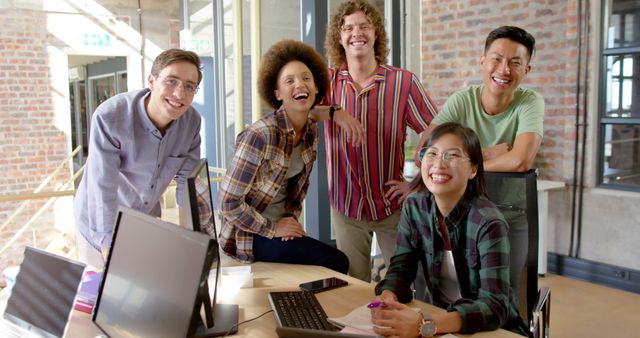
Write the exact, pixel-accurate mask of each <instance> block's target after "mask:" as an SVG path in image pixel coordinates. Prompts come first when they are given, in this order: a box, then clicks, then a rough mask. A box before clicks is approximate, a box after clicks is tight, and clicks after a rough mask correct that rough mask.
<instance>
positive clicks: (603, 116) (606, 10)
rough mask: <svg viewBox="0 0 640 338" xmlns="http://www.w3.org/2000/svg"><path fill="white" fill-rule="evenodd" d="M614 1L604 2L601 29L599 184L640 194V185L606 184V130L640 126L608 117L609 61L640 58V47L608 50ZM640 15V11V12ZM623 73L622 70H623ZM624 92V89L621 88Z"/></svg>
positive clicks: (634, 120) (635, 121)
mask: <svg viewBox="0 0 640 338" xmlns="http://www.w3.org/2000/svg"><path fill="white" fill-rule="evenodd" d="M613 1H614V0H602V7H601V8H602V13H603V15H602V16H601V22H600V28H601V33H600V34H601V36H600V38H601V40H600V72H599V74H600V78H599V83H600V86H599V90H598V93H599V95H598V97H599V103H598V141H599V146H598V177H597V184H598V186H600V187H602V188H608V189H615V190H624V191H632V192H640V185H638V186H634V185H629V184H620V183H612V182H604V180H605V177H604V175H605V173H604V166H605V161H606V158H605V149H606V145H607V140H606V139H605V137H606V135H607V133H606V128H607V126H610V125H627V126H634V127H638V126H640V118H637V117H610V116H607V107H606V105H607V90H608V88H607V60H608V58H609V57H611V56H616V55H627V56H635V57H640V45H639V46H632V47H613V48H607V39H608V31H609V29H608V28H609V27H608V24H609V22H610V20H611V12H610V8H611V6H612V2H613ZM639 13H640V11H639ZM639 17H640V16H639ZM621 72H622V70H621ZM620 90H622V87H620Z"/></svg>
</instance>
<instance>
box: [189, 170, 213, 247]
mask: <svg viewBox="0 0 640 338" xmlns="http://www.w3.org/2000/svg"><path fill="white" fill-rule="evenodd" d="M186 201H187V204H188V205H187V208H186V212H187V217H186V224H185V225H186V227H187V228H190V229H192V230H194V231H200V232H203V233H205V234H207V235H209V236H211V237H213V238H216V237H217V235H216V234H217V232H216V223H215V220H214V215H213V198H212V196H211V182H210V180H209V165H208V164H207V159H204V158H203V159H201V160H200V161H198V163H197V164H196V166H195V167H194V168H193V170H191V173H190V174H189V176H188V177H187V198H186Z"/></svg>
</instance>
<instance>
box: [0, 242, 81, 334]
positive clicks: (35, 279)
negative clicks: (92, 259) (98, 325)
mask: <svg viewBox="0 0 640 338" xmlns="http://www.w3.org/2000/svg"><path fill="white" fill-rule="evenodd" d="M84 268H85V265H84V264H82V263H79V262H75V261H72V260H69V259H66V258H64V257H60V256H57V255H54V254H52V253H50V252H46V251H43V250H39V249H35V248H32V247H26V248H25V250H24V259H23V261H22V264H20V272H18V276H17V277H16V281H15V285H14V286H13V289H12V290H11V295H9V300H8V301H7V307H6V309H5V311H4V315H3V317H4V318H5V319H6V320H7V321H9V322H11V323H13V324H15V325H17V326H19V327H20V328H21V329H23V330H25V331H26V332H25V333H24V336H26V335H28V334H29V332H30V333H31V334H32V335H39V336H42V337H47V338H50V337H63V336H64V333H65V330H66V328H67V322H68V321H69V318H70V317H71V311H72V310H73V302H74V300H75V297H76V293H77V292H78V287H79V285H80V280H81V279H82V273H83V272H84Z"/></svg>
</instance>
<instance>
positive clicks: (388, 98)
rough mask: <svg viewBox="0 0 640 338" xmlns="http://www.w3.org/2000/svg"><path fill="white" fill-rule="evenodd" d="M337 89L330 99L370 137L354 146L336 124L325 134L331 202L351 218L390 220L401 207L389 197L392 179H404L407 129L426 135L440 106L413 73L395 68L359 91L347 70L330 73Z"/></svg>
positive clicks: (383, 71)
mask: <svg viewBox="0 0 640 338" xmlns="http://www.w3.org/2000/svg"><path fill="white" fill-rule="evenodd" d="M329 73H330V79H331V89H330V93H329V95H327V98H326V99H325V102H326V101H329V102H326V103H328V104H332V105H339V106H341V107H343V108H344V109H345V110H346V111H347V112H348V113H349V114H351V115H352V116H353V117H355V118H356V119H357V120H358V121H360V122H361V123H362V125H363V126H364V128H365V132H366V137H365V140H364V142H363V143H362V144H361V145H360V146H358V147H354V146H352V145H351V144H349V143H348V142H347V140H346V137H345V134H344V132H343V131H342V130H341V129H340V127H338V126H337V125H336V124H334V123H327V124H326V129H325V137H326V142H325V146H326V151H327V154H329V156H327V171H328V181H329V199H330V202H331V206H332V207H333V208H335V209H337V210H338V212H340V213H341V214H343V215H346V216H348V217H350V218H353V219H357V220H362V219H367V220H369V221H373V220H379V219H383V218H386V217H387V216H389V215H391V214H393V213H394V212H395V211H396V210H397V209H398V208H399V205H398V203H397V199H394V200H388V199H386V198H384V194H385V192H386V191H387V189H388V187H386V186H385V185H384V184H385V183H386V182H388V181H390V180H402V179H403V167H404V141H405V138H406V127H407V126H409V127H410V128H411V129H413V130H415V131H416V132H417V133H421V132H422V131H423V130H424V129H426V127H427V126H428V124H429V123H431V120H432V119H433V117H434V116H435V114H436V107H435V105H434V104H433V103H432V101H431V99H430V98H429V96H428V95H427V93H426V91H425V90H424V88H423V87H422V84H420V81H419V80H418V78H417V77H416V76H415V75H414V74H413V73H411V72H409V71H407V70H404V69H400V68H395V67H392V66H389V65H382V66H379V67H378V70H377V72H376V74H375V75H374V77H373V80H372V82H371V83H370V84H369V85H367V86H366V87H364V88H363V89H362V90H361V91H360V92H358V90H357V88H356V87H355V85H354V83H353V80H352V78H351V76H350V75H349V71H348V69H347V68H346V65H343V66H342V67H341V68H340V69H333V68H332V69H330V70H329Z"/></svg>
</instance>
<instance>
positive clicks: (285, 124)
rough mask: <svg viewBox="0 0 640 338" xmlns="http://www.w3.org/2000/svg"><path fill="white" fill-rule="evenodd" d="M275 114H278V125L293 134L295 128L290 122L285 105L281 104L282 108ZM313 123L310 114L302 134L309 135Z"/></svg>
mask: <svg viewBox="0 0 640 338" xmlns="http://www.w3.org/2000/svg"><path fill="white" fill-rule="evenodd" d="M275 115H276V123H277V124H278V127H279V128H281V129H282V130H284V131H285V133H286V134H288V135H292V136H293V135H294V133H295V130H294V129H293V126H292V125H291V123H289V119H288V118H287V113H286V112H285V111H284V106H280V108H278V110H276V111H275ZM313 123H314V122H313V121H312V120H311V117H310V116H308V117H307V122H306V123H305V124H304V127H302V135H307V132H308V129H309V128H310V127H311V125H312V124H313Z"/></svg>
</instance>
